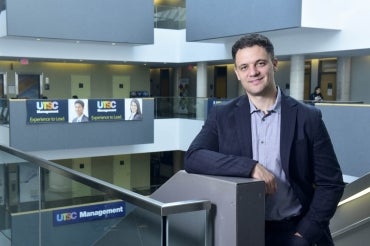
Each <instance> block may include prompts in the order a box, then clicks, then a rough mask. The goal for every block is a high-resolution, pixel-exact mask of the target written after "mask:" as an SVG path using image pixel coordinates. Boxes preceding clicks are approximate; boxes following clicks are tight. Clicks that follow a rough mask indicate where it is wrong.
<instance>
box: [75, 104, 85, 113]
mask: <svg viewBox="0 0 370 246" xmlns="http://www.w3.org/2000/svg"><path fill="white" fill-rule="evenodd" d="M75 111H76V114H77V115H78V116H81V115H82V114H83V113H84V108H83V107H82V105H81V104H79V103H76V104H75Z"/></svg>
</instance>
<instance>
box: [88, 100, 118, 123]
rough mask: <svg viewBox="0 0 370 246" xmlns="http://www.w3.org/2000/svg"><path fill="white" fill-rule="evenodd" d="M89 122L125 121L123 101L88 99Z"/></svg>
mask: <svg viewBox="0 0 370 246" xmlns="http://www.w3.org/2000/svg"><path fill="white" fill-rule="evenodd" d="M89 119H90V121H93V122H96V121H120V120H125V100H124V99H89Z"/></svg>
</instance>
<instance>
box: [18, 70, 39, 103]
mask: <svg viewBox="0 0 370 246" xmlns="http://www.w3.org/2000/svg"><path fill="white" fill-rule="evenodd" d="M41 77H42V75H41V74H17V73H16V74H15V81H16V82H15V84H16V94H17V95H18V98H26V99H36V98H40V95H41V92H40V89H41V87H40V81H41Z"/></svg>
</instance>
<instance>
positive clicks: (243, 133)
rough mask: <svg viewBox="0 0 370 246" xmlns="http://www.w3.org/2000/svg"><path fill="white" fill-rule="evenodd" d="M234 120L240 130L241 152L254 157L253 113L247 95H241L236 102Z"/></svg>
mask: <svg viewBox="0 0 370 246" xmlns="http://www.w3.org/2000/svg"><path fill="white" fill-rule="evenodd" d="M234 120H235V125H236V129H238V131H239V132H238V134H237V135H238V139H237V140H238V143H239V146H240V148H241V153H242V155H243V156H247V157H250V158H253V150H252V132H251V115H250V105H249V100H248V97H247V96H243V97H241V98H240V100H239V102H238V103H236V107H235V110H234Z"/></svg>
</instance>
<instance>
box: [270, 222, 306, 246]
mask: <svg viewBox="0 0 370 246" xmlns="http://www.w3.org/2000/svg"><path fill="white" fill-rule="evenodd" d="M298 222H299V218H293V219H289V220H282V221H266V222H265V246H311V245H310V244H309V243H308V242H307V241H306V240H305V239H304V238H301V237H299V236H295V235H294V233H296V232H297V231H296V227H297V224H298Z"/></svg>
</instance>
